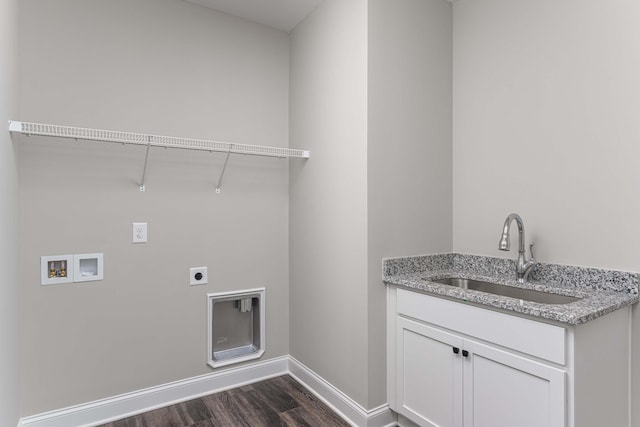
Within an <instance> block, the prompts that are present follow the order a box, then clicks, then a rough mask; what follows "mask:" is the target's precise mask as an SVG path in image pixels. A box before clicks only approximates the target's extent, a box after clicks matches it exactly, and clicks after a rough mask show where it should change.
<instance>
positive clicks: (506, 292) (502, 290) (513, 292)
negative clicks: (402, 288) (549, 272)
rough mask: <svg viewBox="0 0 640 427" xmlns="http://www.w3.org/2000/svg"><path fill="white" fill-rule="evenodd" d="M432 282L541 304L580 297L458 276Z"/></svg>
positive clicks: (568, 300)
mask: <svg viewBox="0 0 640 427" xmlns="http://www.w3.org/2000/svg"><path fill="white" fill-rule="evenodd" d="M430 281H431V282H434V283H440V284H443V285H449V286H455V287H458V288H461V289H471V290H474V291H480V292H487V293H489V294H494V295H502V296H505V297H510V298H516V299H520V300H524V301H531V302H539V303H542V304H569V303H571V302H574V301H578V300H579V299H580V298H576V297H569V296H566V295H558V294H550V293H548V292H541V291H534V290H531V289H522V288H515V287H513V286H504V285H499V284H497V283H491V282H484V281H481V280H472V279H462V278H459V277H448V278H446V279H437V280H430Z"/></svg>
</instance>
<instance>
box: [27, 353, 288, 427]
mask: <svg viewBox="0 0 640 427" xmlns="http://www.w3.org/2000/svg"><path fill="white" fill-rule="evenodd" d="M288 360H289V358H288V356H283V357H279V358H276V359H270V360H267V361H264V362H258V363H253V364H251V365H246V366H241V367H239V368H233V369H228V370H225V371H222V372H215V373H212V374H207V375H202V376H198V377H193V378H189V379H186V380H181V381H175V382H172V383H168V384H163V385H160V386H157V387H150V388H147V389H143V390H139V391H135V392H132V393H126V394H121V395H119V396H114V397H110V398H107V399H101V400H96V401H94V402H90V403H85V404H82V405H76V406H71V407H69V408H64V409H60V410H55V411H51V412H46V413H44V414H38V415H33V416H30V417H25V418H23V419H21V420H20V423H19V424H18V427H69V426H85V427H88V426H96V425H100V424H104V423H108V422H111V421H115V420H119V419H121V418H126V417H130V416H133V415H137V414H140V413H142V412H147V411H150V410H153V409H157V408H161V407H163V406H168V405H173V404H175V403H179V402H184V401H186V400H190V399H195V398H197V397H200V396H206V395H207V394H212V393H216V392H219V391H224V390H228V389H231V388H235V387H239V386H241V385H245V384H250V383H254V382H257V381H261V380H263V379H268V378H273V377H276V376H280V375H285V374H287V373H288Z"/></svg>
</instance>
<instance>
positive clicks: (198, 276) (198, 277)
mask: <svg viewBox="0 0 640 427" xmlns="http://www.w3.org/2000/svg"><path fill="white" fill-rule="evenodd" d="M207 283H208V282H207V267H194V268H190V269H189V285H190V286H195V285H206V284H207Z"/></svg>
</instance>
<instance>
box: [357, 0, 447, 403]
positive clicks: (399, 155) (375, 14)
mask: <svg viewBox="0 0 640 427" xmlns="http://www.w3.org/2000/svg"><path fill="white" fill-rule="evenodd" d="M451 17H452V8H451V3H449V2H448V1H446V0H394V1H389V0H370V1H369V33H368V36H369V60H368V62H369V67H368V83H369V90H368V140H367V171H368V174H367V177H368V180H367V200H368V203H367V208H368V209H367V211H368V221H367V223H368V259H369V261H368V263H369V264H368V267H369V273H368V274H369V288H368V303H369V374H368V379H369V404H370V405H369V407H373V406H375V405H379V404H381V403H383V402H386V358H385V356H386V352H385V345H386V342H385V340H386V334H385V330H386V323H385V322H386V316H385V315H384V313H385V309H386V289H385V286H384V285H383V283H382V279H381V277H382V263H381V259H382V258H385V257H395V256H401V255H419V254H430V253H443V252H451V241H452V225H451V221H452V212H451V209H452V201H451V198H452V188H451V186H452V170H451V78H452V69H451V65H452V58H451V48H452V40H451V36H452V22H451Z"/></svg>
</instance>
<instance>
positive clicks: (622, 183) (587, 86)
mask: <svg viewBox="0 0 640 427" xmlns="http://www.w3.org/2000/svg"><path fill="white" fill-rule="evenodd" d="M638 28H640V3H639V2H636V1H627V0H586V1H585V0H571V1H564V2H557V1H553V0H542V1H531V0H474V1H460V2H455V3H454V49H453V52H454V79H453V87H454V96H453V105H454V124H453V130H454V131H453V170H454V186H453V188H454V190H453V195H454V210H453V212H454V223H453V225H454V240H453V248H454V250H455V251H456V252H464V253H474V254H485V255H495V256H501V257H510V258H513V257H515V256H516V254H515V253H513V251H512V252H511V253H504V252H499V251H498V250H497V243H498V234H499V232H500V228H501V227H502V223H503V221H504V219H505V217H506V216H507V214H509V212H511V211H515V212H519V213H520V214H521V215H522V217H523V219H524V221H525V225H526V230H527V233H528V240H529V241H535V242H536V246H537V253H536V255H537V257H538V258H539V260H541V261H545V262H552V263H563V264H573V265H583V266H593V267H604V268H613V269H622V270H629V271H636V272H638V271H640V257H639V254H640V239H638V236H640V222H638V221H637V218H638V216H639V215H640V198H639V197H638V183H639V182H640V168H638V159H639V158H640V143H639V141H640V120H638V117H640V85H639V84H638V76H639V75H640V49H638V46H640V32H639V30H638ZM638 314H640V313H639V312H638V308H637V307H636V308H635V309H634V324H633V330H634V337H633V340H634V348H635V351H634V356H633V358H634V361H633V369H634V377H633V381H632V383H633V387H634V397H633V399H634V400H633V401H634V402H638V399H639V398H640V348H639V346H640V316H639V315H638ZM633 410H634V412H635V425H636V426H640V412H639V409H638V405H633Z"/></svg>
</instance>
